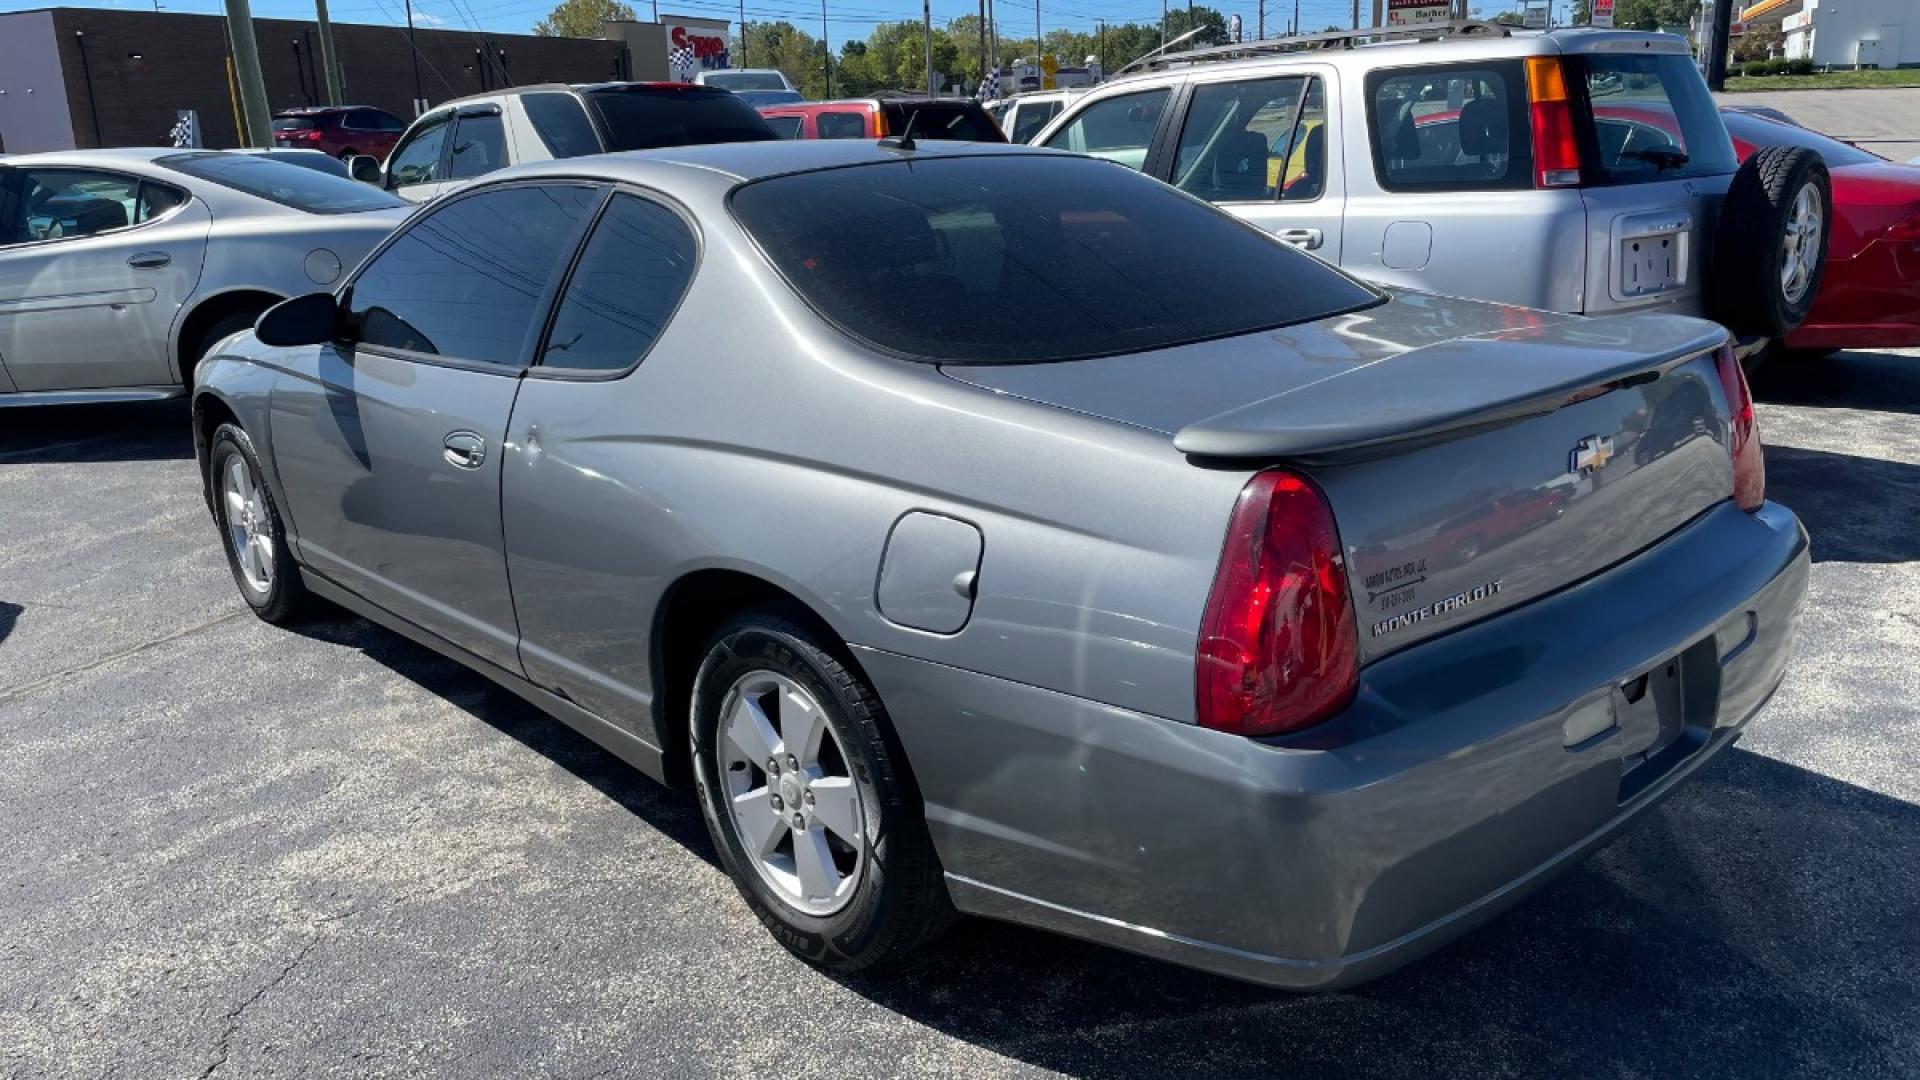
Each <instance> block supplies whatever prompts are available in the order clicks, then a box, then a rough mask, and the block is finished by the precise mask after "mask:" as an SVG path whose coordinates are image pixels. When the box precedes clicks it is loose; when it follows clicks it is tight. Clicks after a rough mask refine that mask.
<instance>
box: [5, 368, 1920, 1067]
mask: <svg viewBox="0 0 1920 1080" xmlns="http://www.w3.org/2000/svg"><path fill="white" fill-rule="evenodd" d="M1758 390H1759V394H1760V396H1761V398H1762V401H1763V404H1762V407H1761V423H1762V425H1763V426H1762V431H1763V435H1764V437H1765V439H1766V440H1767V442H1768V444H1769V445H1768V449H1767V468H1768V474H1769V481H1770V494H1771V495H1772V496H1773V497H1774V498H1776V499H1778V500H1779V501H1781V502H1784V503H1786V504H1787V505H1789V506H1791V507H1793V508H1794V509H1795V510H1797V511H1798V512H1799V513H1800V514H1801V515H1802V517H1803V518H1804V520H1805V522H1806V524H1807V527H1808V529H1809V531H1810V532H1811V534H1812V537H1813V554H1814V559H1815V564H1814V568H1813V581H1812V595H1811V596H1810V598H1809V602H1808V606H1807V613H1806V618H1805V621H1804V623H1803V627H1802V635H1801V643H1800V648H1799V653H1798V657H1797V660H1796V662H1795V665H1794V668H1793V671H1792V673H1791V674H1790V676H1789V678H1788V680H1787V682H1786V684H1785V686H1784V687H1783V689H1782V690H1781V692H1780V694H1779V695H1778V697H1777V698H1776V700H1775V701H1774V703H1773V705H1772V706H1771V707H1770V708H1769V709H1768V710H1767V711H1766V712H1765V713H1763V714H1762V716H1761V718H1760V719H1759V720H1758V721H1757V722H1756V724H1755V726H1754V727H1753V728H1752V729H1751V731H1750V733H1749V735H1748V737H1747V738H1746V739H1745V740H1743V742H1742V743H1741V744H1739V745H1738V746H1737V747H1736V748H1734V749H1733V750H1732V751H1730V752H1729V753H1728V754H1726V755H1724V756H1723V757H1722V758H1721V759H1720V760H1718V761H1716V762H1715V763H1713V764H1712V765H1711V766H1709V767H1708V768H1707V769H1705V770H1704V771H1703V773H1702V775H1701V776H1700V777H1699V778H1698V779H1697V781H1696V782H1695V783H1693V784H1692V785H1691V786H1689V787H1687V788H1686V789H1684V790H1683V791H1682V792H1681V793H1679V794H1678V795H1677V796H1676V797H1674V798H1673V799H1672V800H1670V801H1669V802H1667V803H1666V804H1664V805H1663V806H1662V807H1660V808H1659V809H1658V810H1656V811H1654V812H1653V813H1651V814H1650V815H1648V816H1647V817H1646V818H1643V819H1642V820H1641V821H1640V822H1639V823H1637V825H1636V826H1635V827H1634V828H1632V829H1631V830H1630V831H1628V832H1627V833H1626V834H1625V835H1624V836H1623V837H1622V838H1621V839H1619V840H1617V841H1615V842H1614V843H1613V844H1611V845H1610V846H1609V847H1607V848H1605V849H1603V850H1602V851H1601V852H1600V853H1599V854H1598V855H1597V856H1596V857H1594V858H1593V859H1592V860H1591V861H1589V862H1588V863H1586V864H1585V865H1583V866H1582V867H1581V868H1579V869H1578V870H1576V871H1575V872H1573V873H1571V874H1569V875H1568V876H1566V877H1564V878H1562V879H1561V880H1560V881H1559V882H1558V883H1557V884H1556V885H1554V886H1553V887H1551V888H1550V889H1548V890H1546V891H1545V892H1543V893H1541V894H1539V895H1538V896H1536V897H1535V898H1534V899H1532V900H1531V901H1529V902H1528V903H1526V904H1525V905H1524V906H1522V907H1521V908H1519V909H1517V910H1516V911H1514V912H1513V913H1511V914H1509V915H1507V916H1506V917H1504V918H1502V919H1500V920H1498V921H1496V922H1495V923H1493V924H1491V925H1490V926H1488V927H1486V928H1484V929H1482V930H1480V931H1479V932H1477V933H1475V934H1474V935H1472V936H1470V937H1468V938H1467V939H1465V940H1463V941H1462V942H1460V943H1458V944H1456V945H1454V946H1452V947H1450V948H1448V949H1446V950H1444V951H1443V952H1441V953H1439V954H1437V955H1435V956H1433V957H1431V958H1429V959H1427V960H1425V961H1423V962H1421V963H1419V964H1417V965H1415V966H1413V967H1411V968H1409V969H1407V970H1405V971H1403V972H1401V973H1399V974H1397V975H1394V976H1390V977H1388V978H1386V979H1384V980H1381V981H1379V982H1376V983H1373V984H1371V985H1368V986H1365V987H1362V988H1360V989H1359V990H1357V991H1353V992H1347V993H1339V994H1328V995H1320V996H1292V995H1286V994H1279V993H1274V992H1269V991H1266V990H1262V989H1258V988H1254V987H1249V986H1243V985H1240V984H1237V983H1233V982H1228V981H1225V980H1222V979H1218V978H1214V977H1210V976H1205V975H1199V974H1194V973H1190V972H1186V971H1183V970H1180V969H1176V968H1172V967H1168V966H1164V965H1161V964H1158V963H1154V962H1151V961H1146V960H1141V959H1136V958H1133V957H1130V956H1126V955H1123V954H1120V953H1117V952H1112V951H1108V950H1105V949H1100V948H1096V947H1093V946H1087V945H1080V944H1075V943H1072V942H1068V941H1065V940H1061V939H1058V938H1054V937H1051V936H1047V935H1044V934H1040V933H1037V932H1030V931H1026V930H1020V929H1015V928H1010V927H1005V926H998V925H991V924H986V923H979V922H975V923H970V924H967V925H964V926H963V927H962V928H961V929H960V930H959V931H958V932H956V933H954V934H953V935H952V936H950V937H949V938H947V939H945V940H944V941H943V942H942V943H940V944H939V945H937V946H936V947H934V948H933V949H932V950H931V951H929V952H928V953H926V954H924V956H923V957H922V958H920V959H919V960H918V961H917V962H916V963H915V964H914V965H913V966H911V967H909V968H907V969H906V970H902V971H897V972H894V973H892V974H889V975H886V976H884V977H873V978H863V979H859V980H836V979H832V978H828V977H826V976H823V975H821V974H819V973H817V972H815V971H813V970H812V969H810V968H807V967H805V966H804V965H802V964H801V963H799V962H798V961H796V960H794V959H792V958H791V957H789V955H788V954H787V953H786V952H785V951H783V950H782V949H781V948H779V947H778V946H777V945H776V944H775V943H774V942H773V941H772V939H771V938H769V937H768V936H767V935H766V934H765V933H764V932H763V931H762V930H761V929H760V927H759V926H758V924H757V923H755V922H754V921H753V920H752V919H751V918H750V917H749V915H748V914H747V912H746V909H745V908H744V907H743V906H742V905H741V904H740V903H739V902H738V900H737V898H736V895H735V893H734V891H733V888H732V886H731V885H730V884H729V883H728V881H727V879H726V878H725V877H724V876H723V874H722V873H721V871H720V870H719V869H718V868H717V866H716V865H715V863H714V856H713V853H712V851H711V849H710V846H709V844H708V841H707V839H706V836H705V834H704V832H703V830H702V828H701V824H700V821H699V817H698V814H697V812H696V811H695V809H694V808H693V805H692V803H691V801H690V799H689V798H688V797H687V796H686V795H685V794H684V793H681V792H676V791H668V790H665V789H662V788H660V787H657V786H655V785H653V784H652V783H650V782H649V781H647V780H645V779H642V778H641V777H639V776H638V775H637V774H632V773H629V772H627V771H626V770H625V769H624V768H623V767H622V766H620V765H619V764H618V763H617V762H615V760H614V759H613V758H611V757H610V756H608V755H606V754H603V753H602V752H600V751H599V750H597V749H596V748H594V747H593V746H592V745H591V744H589V743H587V742H586V741H585V740H583V739H581V738H579V737H577V736H575V735H573V734H572V733H571V732H569V731H568V730H567V729H565V728H564V727H562V726H561V725H560V724H559V723H557V722H554V721H550V720H547V719H545V718H543V717H542V716H540V715H539V714H537V713H535V712H534V711H532V710H531V709H529V708H528V707H526V706H524V705H522V704H521V703H520V702H519V701H518V699H516V698H514V697H512V696H511V695H509V694H508V693H506V692H504V691H500V690H497V689H494V688H492V687H491V685H490V684H488V683H487V682H485V681H484V680H483V679H481V678H480V677H479V676H477V675H472V674H468V673H466V672H465V671H464V670H463V669H461V668H459V667H457V666H456V665H454V664H452V663H450V662H447V661H443V660H441V659H439V658H437V657H435V656H434V655H432V654H430V653H428V652H427V651H425V650H423V649H420V648H418V647H416V646H414V645H412V644H410V643H408V642H406V641H405V640H403V639H401V638H399V637H398V636H396V635H393V634H390V633H387V632H385V631H382V630H379V629H376V628H374V627H372V626H371V625H370V624H367V623H365V622H361V621H358V620H354V619H349V618H345V617H341V618H337V619H334V620H332V621H326V622H321V623H318V624H315V625H312V626H310V627H308V628H307V629H306V630H305V632H303V633H289V632H285V631H279V630H274V629H272V628H270V627H268V626H266V625H264V624H262V623H259V622H257V621H256V620H254V619H253V618H252V617H251V615H249V614H247V613H246V609H245V607H244V606H243V605H242V603H241V601H240V599H239V597H238V596H237V595H236V593H235V591H234V587H233V584H232V581H231V579H230V578H229V576H228V573H227V569H226V566H225V564H224V563H223V561H222V557H221V554H220V551H219V549H218V547H217V545H216V542H215V538H214V534H213V529H212V526H211V525H210V524H209V522H208V519H207V516H206V512H205V509H204V508H203V506H202V505H201V503H200V501H199V499H198V496H197V493H196V488H195V477H194V466H193V461H192V457H191V450H190V447H189V443H188V439H187V436H186V428H185V424H184V418H185V412H184V408H183V407H182V406H180V405H178V404H177V403H175V404H169V405H165V406H162V407H158V408H138V409H132V408H129V409H111V410H109V409H86V410H74V411H62V412H52V411H43V412H37V413H28V414H21V413H13V414H7V413H0V762H3V763H4V766H3V771H0V821H3V824H0V1072H4V1073H5V1074H6V1075H8V1076H20V1077H37V1076H60V1077H67V1076H89V1077H92V1076H99V1077H107V1076H112V1077H137V1078H146V1077H209V1076H248V1077H258V1076H329V1075H339V1076H380V1075H436V1076H460V1077H476V1076H504V1075H517V1076H555V1077H587V1076H600V1075H672V1076H702V1075H747V1074H756V1075H779V1076H782V1077H792V1078H797V1077H810V1076H835V1077H840V1076H868V1075H879V1076H886V1075H916V1076H918V1075H953V1076H969V1077H984V1076H1013V1075H1038V1074H1046V1073H1060V1074H1067V1075H1076V1076H1095V1075H1098V1076H1126V1075H1137V1076H1171V1075H1194V1074H1199V1073H1202V1072H1204V1073H1205V1074H1207V1075H1209V1076H1212V1077H1228V1076H1243V1075H1247V1076H1250V1075H1292V1074H1297V1075H1312V1076H1318V1077H1325V1076H1336V1075H1367V1076H1389V1077H1391V1076H1408V1077H1412V1076H1421V1077H1425V1076H1433V1075H1475V1076H1484V1077H1504V1076H1515V1077H1521V1076H1581V1077H1603V1076H1604V1077H1637V1076H1650V1075H1671V1076H1701V1077H1720V1076H1724V1077H1742V1078H1751V1077H1764V1076H1828V1075H1831V1076H1863V1077H1869V1076H1887V1077H1895V1076H1901V1077H1911V1076H1915V1075H1920V964H1917V963H1916V961H1917V960H1920V706H1917V705H1916V699H1917V698H1920V663H1916V660H1920V530H1916V521H1920V422H1917V421H1916V414H1920V353H1914V354H1910V355H1897V354H1867V353H1851V354H1845V355H1843V356H1841V357H1838V358H1836V359H1833V360H1830V361H1827V362H1824V363H1822V364H1817V365H1815V366H1813V367H1810V368H1805V369H1801V370H1797V371H1792V372H1785V373H1781V372H1776V373H1774V374H1773V375H1772V376H1770V377H1765V378H1763V379H1762V380H1761V381H1760V384H1759V387H1758ZM1649 602H1657V598H1649ZM1247 902H1248V903H1253V904H1257V903H1259V902H1260V898H1259V897H1248V898H1247Z"/></svg>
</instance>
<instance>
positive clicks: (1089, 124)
mask: <svg viewBox="0 0 1920 1080" xmlns="http://www.w3.org/2000/svg"><path fill="white" fill-rule="evenodd" d="M1167 93H1168V92H1167V90H1166V89H1165V88H1162V89H1158V90H1142V91H1140V92H1139V93H1137V94H1119V95H1116V96H1114V97H1110V98H1102V99H1100V100H1099V101H1096V102H1094V103H1093V104H1091V105H1089V106H1087V107H1086V108H1084V109H1082V110H1080V112H1079V114H1078V115H1076V116H1075V117H1074V118H1073V119H1071V120H1069V121H1067V124H1066V126H1065V127H1063V128H1061V129H1060V130H1059V131H1056V132H1054V133H1053V137H1052V138H1049V139H1048V140H1047V145H1048V146H1051V147H1053V148H1055V149H1056V150H1072V151H1073V152H1074V153H1077V154H1092V155H1093V156H1094V157H1098V158H1106V159H1107V160H1108V161H1117V162H1119V163H1120V164H1122V165H1125V166H1126V167H1127V168H1129V169H1144V168H1146V166H1147V150H1148V148H1149V147H1151V146H1152V145H1153V133H1154V130H1155V129H1156V128H1158V127H1159V126H1160V114H1161V113H1162V112H1163V111H1165V110H1166V107H1167Z"/></svg>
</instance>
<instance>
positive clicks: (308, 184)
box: [154, 150, 407, 214]
mask: <svg viewBox="0 0 1920 1080" xmlns="http://www.w3.org/2000/svg"><path fill="white" fill-rule="evenodd" d="M154 164H156V165H163V166H165V167H167V168H169V169H172V170H174V171H175V172H178V173H183V174H185V175H187V176H192V177H196V178H198V179H201V180H206V181H209V182H211V183H215V184H219V185H220V186H221V187H229V188H232V189H233V190H235V191H241V192H245V193H246V194H248V195H252V196H254V197H255V198H259V199H266V200H268V201H270V202H276V203H279V204H280V205H281V206H290V207H292V208H293V209H295V210H305V211H306V212H307V213H310V214H353V213H358V212H360V211H362V210H384V209H387V208H389V207H395V206H405V205H407V204H406V203H404V202H401V201H400V200H399V199H396V198H394V197H393V196H392V195H389V194H387V193H386V192H384V191H381V190H380V189H378V188H374V187H369V186H368V185H366V184H362V183H358V182H356V181H353V180H349V179H347V178H346V177H344V176H335V175H334V174H332V173H325V172H321V171H320V170H318V169H309V168H307V167H306V166H304V165H292V164H289V163H287V162H285V161H275V160H273V159H272V158H265V157H259V156H256V155H252V154H229V153H225V152H223V151H218V150H215V151H200V152H197V153H190V154H170V155H168V156H167V157H163V158H159V159H157V160H156V161H155V162H154Z"/></svg>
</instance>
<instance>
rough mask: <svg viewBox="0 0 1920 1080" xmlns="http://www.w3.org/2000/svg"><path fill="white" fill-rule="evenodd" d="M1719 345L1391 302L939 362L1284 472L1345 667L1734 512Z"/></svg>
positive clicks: (1506, 312)
mask: <svg viewBox="0 0 1920 1080" xmlns="http://www.w3.org/2000/svg"><path fill="white" fill-rule="evenodd" d="M1724 340H1725V331H1723V330H1721V329H1720V328H1719V327H1717V326H1714V325H1712V324H1710V323H1704V322H1700V321H1698V320H1693V319H1685V318H1679V317H1674V316H1662V315H1638V316H1627V317H1622V318H1614V319H1598V320H1589V319H1576V318H1572V317H1568V316H1559V315H1551V314H1545V313H1540V312H1532V311H1521V310H1517V309H1513V308H1503V307H1499V306H1497V305H1491V304H1477V303H1470V302H1462V301H1458V300H1454V299H1451V298H1446V299H1443V298H1438V297H1431V296H1425V295H1422V294H1400V295H1398V296H1396V297H1395V299H1394V300H1393V302H1392V303H1389V304H1387V305H1383V306H1381V307H1377V308H1373V309H1370V310H1367V311H1364V312H1358V313H1355V314H1352V315H1347V316H1341V317H1338V318H1334V319H1330V320H1326V321H1323V322H1319V323H1314V324H1309V325H1303V326H1297V327H1288V328H1286V329H1283V330H1279V331H1275V332H1272V333H1267V334H1255V335H1248V336H1245V337H1240V338H1232V339H1227V340H1224V341H1216V342H1209V343H1204V344H1200V345H1190V346H1183V347H1180V348H1176V349H1166V350H1160V351H1158V352H1153V353H1140V354H1134V355H1131V356H1116V357H1106V358H1102V359H1096V360H1085V361H1074V362H1067V363H1054V364H1035V365H1026V366H1021V365H1000V366H985V367H981V366H973V367H954V366H949V367H947V368H945V369H943V370H944V371H945V372H946V373H947V374H948V375H949V376H951V377H953V378H956V379H960V380H962V381H966V382H970V383H973V384H975V385H979V386H982V387H985V388H988V389H991V390H995V391H998V392H1001V393H1007V394H1013V395H1017V396H1021V397H1025V398H1030V399H1033V400H1037V401H1042V402H1046V403H1049V404H1052V405H1055V406H1058V407H1061V408H1067V409H1072V410H1075V411H1079V412H1085V413H1090V414H1093V415H1099V416H1104V417H1107V418H1110V419H1113V420H1116V421H1120V422H1123V423H1128V424H1132V425H1135V426H1139V427H1144V428H1148V429H1151V430H1155V431H1160V432H1163V433H1165V434H1166V435H1168V436H1169V437H1170V438H1172V439H1173V441H1174V445H1175V446H1176V447H1178V448H1179V449H1181V450H1183V451H1186V452H1187V453H1188V454H1190V455H1192V456H1193V459H1194V461H1195V463H1196V465H1200V466H1203V467H1242V466H1246V467H1260V466H1263V465H1267V464H1274V463H1282V462H1284V463H1288V464H1291V465H1293V466H1294V467H1296V468H1298V469H1300V470H1301V471H1303V472H1305V473H1306V474H1307V475H1308V476H1310V477H1311V478H1312V479H1313V480H1314V481H1315V482H1316V483H1317V484H1319V486H1320V487H1321V489H1322V490H1323V491H1324V492H1325V493H1326V496H1327V498H1328V501H1329V502H1330V503H1331V504H1332V506H1333V512H1334V520H1335V522H1336V524H1337V526H1338V528H1339V531H1340V538H1341V544H1342V547H1343V549H1344V551H1345V555H1346V560H1347V567H1346V568H1347V573H1348V575H1349V579H1350V585H1351V589H1352V592H1353V598H1354V606H1355V608H1356V612H1357V614H1358V622H1359V628H1360V646H1361V657H1362V659H1363V660H1366V659H1373V658H1375V657H1378V656H1382V655H1385V654H1386V653H1388V652H1391V651H1393V650H1395V649H1398V648H1401V647H1404V646H1406V645H1409V644H1412V643H1413V642H1416V641H1420V640H1422V639H1425V638H1428V637H1431V636H1433V635H1434V634H1438V633H1441V632H1444V631H1445V630H1448V629H1451V628H1453V627H1456V626H1460V625H1463V624H1465V623H1467V622H1472V621H1475V620H1477V619H1480V618H1483V617H1485V616H1487V615H1490V614H1493V613H1495V612H1498V611H1501V610H1504V609H1506V608H1510V607H1513V606H1514V605H1517V604H1521V603H1524V602H1526V601H1527V600H1530V599H1533V598H1536V597H1539V596H1543V595H1546V594H1548V593H1551V592H1555V591H1558V590H1559V589H1562V588H1565V587H1567V586H1569V585H1572V584H1574V583H1577V582H1578V581H1580V580H1582V579H1584V578H1586V577H1588V576H1591V575H1592V574H1594V573H1596V572H1598V571H1600V570H1603V569H1605V568H1607V567H1609V566H1612V565H1614V564H1615V563H1618V562H1620V561H1621V560H1623V559H1626V558H1628V557H1630V556H1631V555H1633V554H1634V553H1636V552H1638V551H1641V550H1643V549H1644V548H1646V547H1648V546H1650V545H1651V544H1653V543H1655V542H1656V541H1658V540H1660V539H1661V538H1662V537H1664V536H1666V535H1668V534H1669V533H1671V532H1673V531H1674V530H1676V529H1678V528H1680V527H1681V526H1683V525H1685V524H1686V523H1688V522H1689V521H1692V520H1693V519H1694V518H1695V517H1697V516H1698V515H1699V514H1701V513H1702V512H1704V511H1706V510H1708V509H1710V508H1711V507H1713V506H1715V505H1717V504H1718V503H1719V502H1721V501H1722V500H1725V499H1727V498H1728V497H1730V495H1731V493H1732V490H1733V466H1732V461H1731V458H1730V456H1729V452H1728V449H1727V438H1728V435H1727V405H1726V401H1725V395H1724V393H1723V391H1722V390H1721V389H1720V383H1719V378H1718V374H1717V371H1716V369H1715V367H1714V357H1713V353H1714V350H1715V349H1716V348H1717V347H1718V346H1719V345H1720V344H1721V343H1722V342H1723V341H1724Z"/></svg>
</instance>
